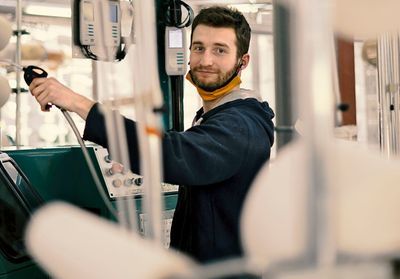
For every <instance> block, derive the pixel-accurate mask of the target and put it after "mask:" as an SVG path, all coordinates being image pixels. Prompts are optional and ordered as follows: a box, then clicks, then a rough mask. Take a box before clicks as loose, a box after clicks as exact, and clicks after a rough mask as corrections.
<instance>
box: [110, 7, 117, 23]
mask: <svg viewBox="0 0 400 279" xmlns="http://www.w3.org/2000/svg"><path fill="white" fill-rule="evenodd" d="M110 21H111V22H112V23H117V22H118V6H117V5H116V4H110Z"/></svg>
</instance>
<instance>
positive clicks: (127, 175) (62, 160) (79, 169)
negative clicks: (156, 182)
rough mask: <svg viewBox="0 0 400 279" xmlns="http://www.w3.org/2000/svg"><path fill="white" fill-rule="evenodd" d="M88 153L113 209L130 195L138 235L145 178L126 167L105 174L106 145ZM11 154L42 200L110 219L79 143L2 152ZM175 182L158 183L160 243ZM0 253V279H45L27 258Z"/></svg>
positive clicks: (107, 164) (170, 213) (173, 198)
mask: <svg viewBox="0 0 400 279" xmlns="http://www.w3.org/2000/svg"><path fill="white" fill-rule="evenodd" d="M88 151H89V155H90V157H91V160H92V162H93V163H94V165H95V169H96V172H97V175H98V176H99V178H100V181H101V183H102V185H101V187H102V190H103V191H104V193H105V194H106V196H107V198H108V200H109V202H110V203H111V205H112V206H113V207H114V208H115V209H116V202H117V201H116V199H117V198H126V199H133V200H134V201H135V204H136V211H137V220H138V223H139V224H138V227H139V230H140V233H141V234H142V235H144V236H146V231H147V230H146V224H147V221H146V214H145V213H144V212H143V209H142V202H143V190H142V184H141V183H142V181H143V180H144V179H145V178H143V177H141V176H140V175H137V174H134V173H132V172H130V171H124V172H123V173H114V174H113V173H111V172H110V169H111V166H112V164H113V162H112V161H110V160H109V156H108V152H107V149H105V148H102V147H100V146H88ZM5 153H6V154H7V155H8V156H9V157H11V158H12V159H13V160H14V162H15V163H16V164H17V165H18V166H19V168H20V169H21V170H22V172H23V174H24V175H25V176H26V178H27V180H28V181H29V182H30V184H31V185H32V187H33V188H34V189H35V190H36V191H37V193H38V194H39V196H40V197H41V198H42V199H43V202H44V203H48V202H51V201H65V202H68V203H71V204H74V205H76V206H78V207H80V208H82V209H84V210H88V211H90V212H92V213H94V214H96V215H98V216H99V217H101V218H105V219H108V220H110V221H115V217H114V216H113V214H112V213H111V212H110V211H109V209H108V208H107V206H106V204H105V202H104V200H103V198H102V196H101V195H100V193H99V190H98V188H97V187H96V185H95V182H94V179H93V177H92V176H91V174H90V172H89V168H88V166H87V162H86V161H85V159H84V156H83V154H82V150H81V149H80V147H76V146H68V147H55V148H35V149H20V150H8V151H5ZM177 187H178V186H176V185H170V184H165V183H161V185H160V190H161V191H162V193H163V201H164V212H163V213H164V246H166V247H167V246H169V231H170V226H171V222H172V216H173V212H174V209H175V206H176V202H177V189H178V188H177ZM1 255H2V254H0V279H3V278H15V279H17V278H48V276H47V275H46V274H45V273H44V272H43V271H41V269H40V268H39V267H38V266H36V265H35V264H34V263H33V261H32V260H31V259H29V257H28V258H25V259H23V260H21V261H19V262H13V261H10V260H9V259H7V258H6V257H2V256H1Z"/></svg>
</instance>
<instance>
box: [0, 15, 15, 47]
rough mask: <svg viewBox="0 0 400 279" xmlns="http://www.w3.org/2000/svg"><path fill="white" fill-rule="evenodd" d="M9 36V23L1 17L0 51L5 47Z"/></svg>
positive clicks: (10, 33) (10, 32)
mask: <svg viewBox="0 0 400 279" xmlns="http://www.w3.org/2000/svg"><path fill="white" fill-rule="evenodd" d="M11 35H12V29H11V25H10V23H9V22H8V21H7V20H6V19H4V18H3V17H0V50H2V49H3V48H5V47H6V45H7V44H8V42H9V41H10V38H11Z"/></svg>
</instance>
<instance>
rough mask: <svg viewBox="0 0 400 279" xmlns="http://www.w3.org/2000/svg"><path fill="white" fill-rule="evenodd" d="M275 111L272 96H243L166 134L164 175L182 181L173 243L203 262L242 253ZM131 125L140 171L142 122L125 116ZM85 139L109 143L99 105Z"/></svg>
mask: <svg viewBox="0 0 400 279" xmlns="http://www.w3.org/2000/svg"><path fill="white" fill-rule="evenodd" d="M201 113H202V111H199V113H198V114H197V118H199V117H200V115H201ZM273 117H274V114H273V112H272V110H271V109H270V108H269V106H268V104H267V103H266V102H263V103H261V102H259V101H257V100H256V99H253V98H248V99H238V100H234V101H231V102H228V103H225V104H222V105H220V106H218V107H216V108H214V109H212V110H210V111H208V112H207V113H205V114H203V115H201V118H202V121H201V123H200V125H197V126H194V127H192V128H190V129H188V130H186V131H184V132H174V131H171V132H166V133H165V134H164V136H163V139H162V145H163V165H164V181H165V182H168V183H173V184H178V185H182V186H181V187H180V189H179V196H178V204H177V207H176V209H175V215H174V219H173V222H172V229H171V246H172V247H173V248H175V249H178V250H180V251H182V252H184V253H186V254H188V255H189V256H191V257H193V258H194V259H196V260H198V261H200V262H209V261H212V260H217V259H222V258H228V257H236V256H240V255H242V248H241V244H240V235H239V221H240V213H241V209H242V206H243V202H244V199H245V197H246V194H247V192H248V189H249V187H250V185H251V182H252V180H253V178H254V176H255V175H256V174H257V172H258V170H259V169H260V167H261V166H262V165H263V163H264V162H265V161H266V160H268V159H269V157H270V148H271V146H272V144H273V140H274V136H273V123H272V118H273ZM125 125H126V129H127V131H129V132H127V137H128V146H129V155H130V160H131V165H132V171H133V172H136V173H138V172H139V149H138V139H137V136H136V123H135V122H134V121H131V120H128V119H125ZM84 139H86V140H90V141H93V142H95V143H98V144H100V145H103V146H105V147H107V138H106V131H105V127H104V118H103V116H102V115H101V114H100V113H99V108H98V105H95V106H94V107H93V108H92V109H91V111H90V112H89V115H88V117H87V120H86V127H85V132H84Z"/></svg>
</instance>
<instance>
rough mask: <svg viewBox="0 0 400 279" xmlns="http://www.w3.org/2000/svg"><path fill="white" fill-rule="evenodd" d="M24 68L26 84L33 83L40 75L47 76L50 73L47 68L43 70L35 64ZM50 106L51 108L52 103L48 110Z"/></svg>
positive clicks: (48, 106) (47, 107)
mask: <svg viewBox="0 0 400 279" xmlns="http://www.w3.org/2000/svg"><path fill="white" fill-rule="evenodd" d="M23 70H24V79H25V82H26V84H28V85H31V83H32V81H33V80H34V79H35V78H38V77H41V78H45V77H47V75H48V74H47V72H46V71H45V70H43V69H42V68H40V67H38V66H34V65H30V66H27V67H24V68H23ZM50 108H51V105H50V104H47V105H46V110H49V109H50Z"/></svg>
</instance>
